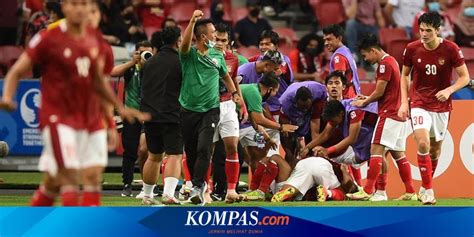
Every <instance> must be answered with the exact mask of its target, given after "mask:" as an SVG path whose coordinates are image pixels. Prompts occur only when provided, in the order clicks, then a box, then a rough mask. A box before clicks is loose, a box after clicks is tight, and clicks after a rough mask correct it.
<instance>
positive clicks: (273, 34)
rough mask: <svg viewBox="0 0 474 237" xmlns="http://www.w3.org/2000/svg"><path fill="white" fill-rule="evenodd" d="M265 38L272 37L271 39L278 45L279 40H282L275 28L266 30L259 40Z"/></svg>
mask: <svg viewBox="0 0 474 237" xmlns="http://www.w3.org/2000/svg"><path fill="white" fill-rule="evenodd" d="M263 39H270V41H271V42H272V43H273V44H274V45H276V46H278V42H279V41H280V36H279V35H278V33H276V32H275V31H273V30H264V31H263V32H262V34H260V38H259V39H258V42H259V43H260V41H262V40H263Z"/></svg>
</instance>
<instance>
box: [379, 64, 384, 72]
mask: <svg viewBox="0 0 474 237" xmlns="http://www.w3.org/2000/svg"><path fill="white" fill-rule="evenodd" d="M379 72H380V73H385V65H380V67H379Z"/></svg>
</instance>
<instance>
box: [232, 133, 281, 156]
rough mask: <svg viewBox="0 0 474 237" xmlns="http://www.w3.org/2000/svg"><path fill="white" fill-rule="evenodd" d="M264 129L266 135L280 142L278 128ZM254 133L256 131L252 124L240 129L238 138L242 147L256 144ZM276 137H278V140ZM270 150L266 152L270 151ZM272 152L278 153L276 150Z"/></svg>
mask: <svg viewBox="0 0 474 237" xmlns="http://www.w3.org/2000/svg"><path fill="white" fill-rule="evenodd" d="M265 131H266V132H267V133H268V136H270V137H271V138H272V139H274V140H275V141H276V142H278V143H280V132H279V131H278V130H275V129H265ZM256 133H257V131H255V129H254V128H253V127H252V126H250V127H246V128H242V129H240V131H239V140H240V144H241V145H242V147H248V146H257V142H256V141H255V139H254V138H255V134H256ZM276 138H278V140H277V139H276ZM270 151H271V150H270ZM270 151H269V152H268V153H270ZM274 154H279V153H278V152H277V153H274ZM267 155H268V154H267ZM269 156H271V155H269Z"/></svg>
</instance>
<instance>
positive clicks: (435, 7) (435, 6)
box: [428, 2, 441, 12]
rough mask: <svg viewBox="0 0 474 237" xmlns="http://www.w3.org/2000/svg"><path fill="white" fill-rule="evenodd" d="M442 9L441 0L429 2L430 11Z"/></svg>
mask: <svg viewBox="0 0 474 237" xmlns="http://www.w3.org/2000/svg"><path fill="white" fill-rule="evenodd" d="M440 9H441V7H440V5H439V2H430V3H428V10H429V11H430V12H438V11H439V10H440Z"/></svg>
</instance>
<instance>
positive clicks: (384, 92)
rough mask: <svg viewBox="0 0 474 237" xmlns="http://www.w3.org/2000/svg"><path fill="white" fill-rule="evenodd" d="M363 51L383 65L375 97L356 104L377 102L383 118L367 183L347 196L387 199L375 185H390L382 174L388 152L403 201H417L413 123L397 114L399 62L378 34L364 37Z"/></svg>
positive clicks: (361, 47)
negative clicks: (411, 156) (409, 148)
mask: <svg viewBox="0 0 474 237" xmlns="http://www.w3.org/2000/svg"><path fill="white" fill-rule="evenodd" d="M359 49H360V51H361V54H362V56H363V57H364V60H366V61H367V62H369V63H370V64H376V63H377V64H378V65H379V66H378V68H377V76H376V81H377V83H376V87H375V90H374V91H373V92H372V94H370V95H369V96H367V97H365V96H359V97H358V98H357V100H354V101H353V102H352V105H354V106H357V107H365V106H367V105H368V104H369V103H372V102H375V101H377V102H378V115H379V118H378V120H377V125H376V126H375V131H374V135H373V137H372V145H371V150H370V164H369V171H368V173H367V182H366V183H365V186H364V188H363V189H361V190H359V192H357V193H354V194H347V196H348V197H349V198H351V199H357V200H371V201H382V200H387V195H386V193H385V191H379V190H377V192H375V193H374V186H375V182H376V181H377V179H382V182H384V183H386V177H387V175H386V172H382V174H380V171H381V169H382V163H385V164H386V157H385V153H386V151H387V150H388V151H389V152H390V154H391V155H392V157H393V158H394V159H395V160H396V161H397V165H398V169H399V173H400V177H401V178H402V181H403V183H404V184H405V190H406V193H405V194H403V195H402V196H401V197H400V198H399V200H416V194H415V189H414V188H413V180H412V176H411V168H410V163H409V162H408V161H407V159H406V156H405V145H406V137H407V135H408V132H409V131H410V124H409V122H408V121H404V120H402V119H401V118H399V117H398V115H397V113H398V107H399V106H400V69H399V68H400V67H399V66H398V63H397V61H396V59H395V58H394V57H392V56H390V55H388V54H387V53H385V51H384V50H383V49H382V48H381V46H380V44H379V43H378V40H377V37H376V36H375V35H372V34H370V35H367V36H366V37H364V38H363V39H362V41H361V43H360V45H359ZM382 170H383V169H382ZM379 174H380V175H379Z"/></svg>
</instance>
